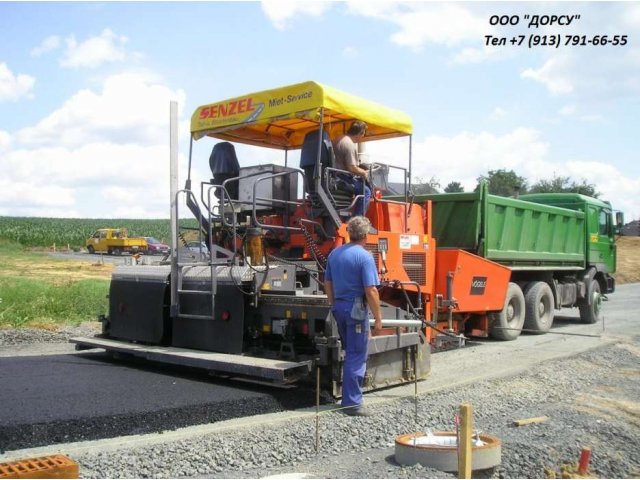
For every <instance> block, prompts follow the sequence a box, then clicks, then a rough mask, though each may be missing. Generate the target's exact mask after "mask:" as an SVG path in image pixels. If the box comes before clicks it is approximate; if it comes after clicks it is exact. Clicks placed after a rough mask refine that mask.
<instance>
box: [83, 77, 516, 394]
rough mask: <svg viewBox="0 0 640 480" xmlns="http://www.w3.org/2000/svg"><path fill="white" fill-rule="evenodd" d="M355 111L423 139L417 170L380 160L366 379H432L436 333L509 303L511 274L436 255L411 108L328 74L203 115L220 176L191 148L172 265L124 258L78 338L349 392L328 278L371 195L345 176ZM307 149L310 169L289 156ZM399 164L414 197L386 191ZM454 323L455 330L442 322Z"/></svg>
mask: <svg viewBox="0 0 640 480" xmlns="http://www.w3.org/2000/svg"><path fill="white" fill-rule="evenodd" d="M355 120H361V121H364V122H366V124H367V126H368V128H367V132H366V136H365V137H364V140H363V141H364V142H372V141H380V140H384V139H393V138H397V137H408V139H409V140H408V142H406V143H408V152H407V156H406V158H407V162H406V163H405V164H408V166H409V168H402V167H398V166H396V165H388V164H382V163H376V162H373V163H369V164H367V165H366V168H368V169H369V172H370V179H371V187H372V191H373V198H372V200H371V202H370V204H369V206H368V210H367V214H366V215H367V217H368V218H369V219H370V220H371V223H372V229H371V231H370V233H369V235H368V237H367V241H366V249H367V250H368V251H369V252H370V253H371V254H372V255H373V257H374V260H375V262H376V265H377V266H378V269H379V274H380V281H381V285H380V288H379V293H380V297H381V300H382V311H383V319H384V320H383V326H384V329H383V332H382V334H381V335H377V336H371V337H370V339H369V360H368V364H367V375H366V379H365V386H364V388H365V389H367V390H370V389H375V388H381V387H385V386H389V385H393V384H398V383H404V382H409V381H413V380H415V379H416V378H417V379H421V378H424V377H426V376H427V375H428V373H429V370H430V350H431V346H432V345H433V344H434V342H435V340H436V339H442V338H444V337H446V338H449V339H453V340H454V341H458V342H459V341H461V339H462V338H463V337H462V335H461V334H460V333H461V332H460V331H459V328H456V327H458V326H459V325H457V324H455V323H454V322H452V318H453V314H454V313H455V314H456V315H457V316H460V315H467V316H468V315H472V314H473V315H479V316H486V314H487V312H490V311H500V310H502V309H503V307H504V305H503V303H504V300H505V295H506V289H507V284H508V277H509V272H508V269H506V268H505V267H502V266H500V265H498V264H495V263H493V262H491V261H488V260H485V259H482V258H480V257H476V256H474V255H472V254H469V253H467V252H464V251H461V250H455V249H450V250H447V251H437V249H436V239H434V238H433V236H432V229H431V208H430V203H429V202H426V203H425V204H424V205H418V204H414V203H412V202H411V198H410V195H409V194H408V184H409V183H410V178H411V177H410V166H411V134H412V123H411V119H410V118H409V117H408V116H407V115H406V114H404V113H402V112H399V111H396V110H393V109H390V108H387V107H385V106H382V105H379V104H377V103H374V102H371V101H368V100H365V99H362V98H359V97H356V96H353V95H349V94H346V93H344V92H340V91H338V90H335V89H333V88H330V87H327V86H324V85H321V84H318V83H315V82H304V83H300V84H296V85H290V86H286V87H281V88H277V89H273V90H268V91H262V92H258V93H252V94H249V95H244V96H241V97H237V98H232V99H229V100H224V101H221V102H216V103H211V104H207V105H203V106H201V107H199V108H198V109H197V110H196V111H195V112H194V114H193V116H192V118H191V142H192V144H191V145H192V146H193V142H195V141H206V140H211V139H216V140H217V141H216V142H212V144H213V145H214V146H213V151H212V154H211V157H210V162H209V164H210V165H209V166H210V168H211V174H212V178H211V180H209V181H204V182H201V184H200V186H199V188H193V186H192V184H191V183H192V181H191V167H192V162H195V161H196V160H195V159H193V158H191V152H192V151H193V148H190V157H189V173H188V177H187V180H186V182H185V185H184V188H183V189H181V190H179V191H176V192H174V193H173V195H174V196H173V204H172V209H171V222H172V230H173V235H174V239H173V244H174V248H173V250H172V252H171V262H170V263H167V264H166V265H127V266H121V267H118V268H117V269H116V271H115V272H114V274H113V278H112V282H111V287H110V294H109V314H108V316H107V317H105V318H104V320H103V333H102V334H101V335H99V336H98V337H96V338H92V339H89V338H81V339H74V340H73V341H75V342H76V343H77V344H78V346H79V347H80V348H87V347H96V346H97V347H102V348H105V349H107V350H108V351H111V352H124V353H127V354H132V355H135V356H140V357H143V358H147V359H149V360H153V361H159V362H167V363H174V364H181V365H188V366H194V367H200V368H205V369H207V370H209V371H211V372H214V373H217V374H220V375H229V376H237V377H249V378H253V379H259V380H262V381H269V382H272V383H276V384H290V383H294V382H304V381H309V382H315V381H316V379H317V378H319V379H320V383H321V386H322V389H323V390H324V391H325V392H327V393H328V394H330V395H332V396H334V397H338V396H340V392H341V367H342V361H343V359H344V352H343V350H342V348H341V342H340V338H339V335H338V331H337V327H336V325H335V321H334V319H333V317H332V315H331V314H330V308H329V305H328V302H327V297H326V295H325V294H324V291H323V272H324V268H325V266H326V261H327V256H328V255H329V253H330V252H331V250H332V249H334V248H336V247H338V246H340V245H342V244H344V243H346V242H348V241H349V237H348V234H347V232H346V221H348V219H349V218H350V216H351V215H352V212H353V207H354V205H355V204H356V202H357V201H358V200H359V199H360V197H361V195H362V192H357V191H353V190H352V189H350V188H349V187H348V185H345V183H344V181H343V180H341V175H343V174H345V173H346V172H343V171H340V170H338V169H337V168H336V167H335V164H334V158H333V150H332V143H331V142H332V140H335V139H336V138H337V137H338V136H340V135H341V134H343V133H345V132H346V131H347V129H348V128H349V126H350V125H351V123H352V122H353V121H355ZM240 144H246V145H253V146H259V147H265V148H271V149H279V150H282V151H283V152H284V157H285V159H284V165H282V164H277V165H276V164H253V165H252V164H250V162H247V159H242V160H243V161H242V164H243V165H247V166H240V162H239V161H238V158H237V153H236V149H235V145H240ZM296 150H300V156H299V158H300V160H299V163H298V164H297V165H295V166H290V165H289V163H290V162H289V158H288V157H289V153H290V152H292V151H296ZM403 163H404V162H403ZM392 169H398V170H399V172H400V176H402V179H403V182H401V185H402V186H401V187H399V188H400V189H401V190H404V192H403V193H404V200H388V199H385V198H383V195H384V194H385V193H387V192H388V191H390V188H391V187H390V186H389V181H388V179H389V171H391V170H392ZM343 178H344V177H343ZM395 193H397V191H396V192H395ZM183 212H187V213H188V214H189V216H193V217H194V218H195V222H194V221H193V220H192V223H191V225H192V228H195V232H196V235H197V239H198V240H200V242H199V244H200V245H202V251H201V252H197V253H196V254H194V253H193V252H189V254H188V255H186V254H183V253H184V251H183V250H182V249H181V245H182V241H183V240H184V239H185V238H186V237H187V236H188V234H189V232H185V229H184V222H182V221H181V218H182V217H181V213H183ZM193 233H194V232H191V235H192V236H193ZM454 291H455V292H456V295H455V297H454V295H453V292H454ZM447 318H448V320H449V323H448V328H439V327H438V325H440V326H441V327H442V326H443V325H447V323H446V322H447ZM443 322H444V323H443ZM460 325H461V324H460Z"/></svg>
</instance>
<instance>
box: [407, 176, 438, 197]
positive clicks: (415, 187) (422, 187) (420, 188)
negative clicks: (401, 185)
mask: <svg viewBox="0 0 640 480" xmlns="http://www.w3.org/2000/svg"><path fill="white" fill-rule="evenodd" d="M439 188H440V180H438V179H437V178H436V177H431V178H430V179H429V180H425V179H424V178H422V177H416V178H414V179H413V182H412V183H411V190H412V191H413V193H414V195H423V194H427V193H438V192H439V191H440V190H439Z"/></svg>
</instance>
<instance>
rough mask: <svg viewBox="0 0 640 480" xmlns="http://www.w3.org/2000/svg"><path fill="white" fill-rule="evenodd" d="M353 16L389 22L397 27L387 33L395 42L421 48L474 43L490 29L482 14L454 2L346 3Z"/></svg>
mask: <svg viewBox="0 0 640 480" xmlns="http://www.w3.org/2000/svg"><path fill="white" fill-rule="evenodd" d="M348 8H349V12H350V13H351V14H354V15H359V16H364V17H370V18H375V19H378V20H384V21H388V22H391V23H393V24H395V25H397V26H398V27H399V30H398V31H397V32H395V33H394V34H392V35H391V41H392V42H393V43H395V44H397V45H400V46H405V47H410V48H412V49H414V50H419V49H421V48H422V47H423V46H424V45H425V44H427V43H432V44H442V45H446V46H449V47H454V46H459V45H461V44H463V43H465V42H473V43H475V44H477V43H478V41H480V40H484V35H487V34H489V33H491V32H492V31H493V27H491V26H490V25H489V24H488V21H487V18H485V16H484V15H482V16H481V15H476V14H474V13H473V12H472V11H471V10H470V9H468V8H465V7H463V6H461V5H459V4H457V3H430V2H426V3H425V2H415V3H414V2H364V1H353V2H348Z"/></svg>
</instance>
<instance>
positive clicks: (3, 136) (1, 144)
mask: <svg viewBox="0 0 640 480" xmlns="http://www.w3.org/2000/svg"><path fill="white" fill-rule="evenodd" d="M10 146H11V135H9V132H5V131H4V130H0V152H3V151H5V150H8V149H9V147H10Z"/></svg>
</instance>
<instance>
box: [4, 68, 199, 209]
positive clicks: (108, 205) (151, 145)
mask: <svg viewBox="0 0 640 480" xmlns="http://www.w3.org/2000/svg"><path fill="white" fill-rule="evenodd" d="M170 100H178V102H179V115H180V114H181V112H182V108H183V106H184V104H185V103H186V99H185V95H184V92H182V91H180V90H178V91H173V90H171V89H170V88H168V87H167V86H165V85H163V84H162V83H160V82H158V81H157V80H155V79H153V78H150V77H148V76H146V77H145V76H142V75H134V74H128V73H123V74H119V75H113V76H111V77H108V78H107V79H106V80H105V81H104V83H103V85H102V87H101V89H99V90H98V91H95V92H94V91H91V90H82V91H80V92H77V93H76V94H75V95H73V96H72V97H71V98H69V99H68V100H67V101H66V102H65V103H64V104H63V105H62V106H61V107H60V108H58V109H57V110H55V111H54V112H52V113H51V114H50V115H48V116H47V117H45V118H43V119H42V120H41V121H39V122H38V123H37V124H36V125H34V126H32V127H28V128H25V129H22V130H20V131H18V132H17V133H15V134H10V133H9V132H5V131H0V151H2V162H0V179H2V182H0V190H2V195H0V214H4V215H37V216H54V217H61V216H80V217H104V218H115V217H126V218H157V217H167V216H168V213H169V207H168V205H169V182H168V178H169V143H168V132H169V101H170ZM185 124H188V121H186V120H183V121H181V126H182V127H183V130H181V131H182V133H183V135H186V134H185V133H184V132H188V127H185ZM181 163H182V164H183V165H186V161H185V160H184V158H183V159H182V161H181Z"/></svg>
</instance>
